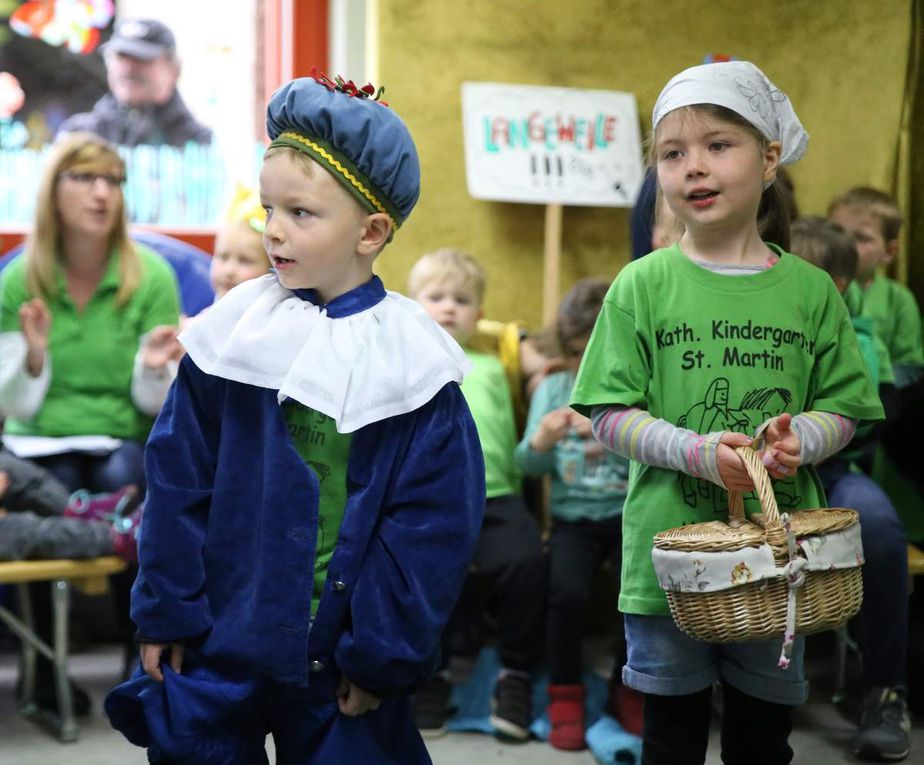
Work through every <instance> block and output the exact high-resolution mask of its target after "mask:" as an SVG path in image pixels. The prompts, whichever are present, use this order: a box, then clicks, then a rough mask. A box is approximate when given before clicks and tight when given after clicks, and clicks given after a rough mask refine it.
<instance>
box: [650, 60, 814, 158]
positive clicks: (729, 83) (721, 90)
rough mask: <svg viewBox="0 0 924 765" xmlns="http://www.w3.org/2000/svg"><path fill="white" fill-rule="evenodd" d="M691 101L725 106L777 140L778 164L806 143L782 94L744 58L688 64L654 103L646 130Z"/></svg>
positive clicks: (799, 153)
mask: <svg viewBox="0 0 924 765" xmlns="http://www.w3.org/2000/svg"><path fill="white" fill-rule="evenodd" d="M695 104H715V105H716V106H724V107H725V108H726V109H731V110H732V111H733V112H735V113H736V114H740V115H741V116H742V117H744V118H745V119H746V120H747V121H748V122H750V123H751V124H752V125H754V127H756V128H757V129H758V130H760V132H761V133H763V134H764V136H766V138H767V140H768V141H779V142H780V144H781V145H782V151H781V154H780V164H781V165H787V164H790V163H791V162H795V161H796V160H798V159H800V158H801V157H802V155H803V154H805V150H806V148H807V147H808V139H809V137H808V133H806V132H805V129H804V128H803V127H802V123H801V122H799V118H798V117H797V116H796V112H795V110H794V109H793V108H792V103H791V102H790V100H789V98H788V97H787V95H786V94H785V93H783V91H781V90H779V89H778V88H777V87H776V86H775V85H774V84H773V83H772V82H770V80H769V79H768V78H767V75H765V74H764V73H763V72H762V71H760V69H758V68H757V67H756V66H754V64H752V63H751V62H750V61H726V62H722V63H718V64H703V65H702V66H693V67H690V68H689V69H685V70H684V71H682V72H681V73H680V74H678V75H676V76H675V77H673V78H672V79H671V81H670V82H668V83H667V85H665V86H664V90H662V91H661V95H660V96H658V100H657V101H656V102H655V105H654V110H653V111H652V114H651V126H652V129H654V128H656V127H657V126H658V123H659V122H660V121H661V120H662V119H663V118H664V117H665V116H666V115H667V114H669V113H670V112H672V111H674V109H679V108H680V107H681V106H693V105H695Z"/></svg>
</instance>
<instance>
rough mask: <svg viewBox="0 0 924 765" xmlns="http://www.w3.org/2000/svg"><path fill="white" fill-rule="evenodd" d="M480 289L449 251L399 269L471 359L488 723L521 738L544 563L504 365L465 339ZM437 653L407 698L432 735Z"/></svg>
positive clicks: (466, 262)
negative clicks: (482, 501)
mask: <svg viewBox="0 0 924 765" xmlns="http://www.w3.org/2000/svg"><path fill="white" fill-rule="evenodd" d="M484 291H485V274H484V270H483V269H482V268H481V266H480V264H479V263H478V262H477V261H476V260H475V259H474V258H473V257H472V256H471V255H468V254H466V253H464V252H460V251H458V250H452V249H442V250H438V251H436V252H433V253H430V254H428V255H424V256H423V257H421V258H420V260H418V261H417V263H415V264H414V266H413V268H412V269H411V273H410V275H409V277H408V294H409V295H410V296H411V297H413V298H414V299H415V300H417V301H418V302H419V303H420V304H421V305H422V306H423V307H424V310H426V312H427V313H428V314H429V315H430V316H431V317H432V318H433V319H434V320H435V321H436V322H437V323H438V324H439V325H440V326H441V327H442V328H443V329H445V330H446V331H447V332H448V333H449V334H450V335H452V337H453V338H454V339H455V341H456V342H457V343H459V345H461V346H462V347H463V348H465V354H466V356H467V357H468V359H469V361H470V362H471V363H472V370H471V372H470V373H469V374H468V375H466V377H465V382H463V383H462V393H463V395H464V396H465V400H466V401H467V402H468V405H469V406H470V407H471V410H472V416H473V417H474V418H475V424H476V425H477V427H478V435H479V438H480V440H481V448H482V452H483V453H484V462H485V476H486V485H487V498H488V501H487V505H486V507H485V514H484V523H483V525H482V527H481V533H480V535H479V537H478V547H477V550H476V552H475V558H474V561H473V566H474V569H475V571H476V574H475V576H476V577H477V579H478V580H479V581H481V582H484V583H485V584H486V586H487V588H488V589H489V590H490V593H491V599H492V600H493V601H494V604H495V606H496V613H497V630H498V635H497V648H498V653H499V654H500V661H501V672H500V676H499V678H498V680H497V683H496V684H495V687H494V693H493V714H492V716H491V724H492V726H493V727H494V729H495V730H496V731H497V732H498V734H500V735H501V736H502V737H507V738H512V739H515V740H520V741H522V740H526V739H527V738H529V726H530V723H531V722H532V672H533V670H535V669H536V666H537V665H538V663H539V661H540V660H541V658H542V630H543V621H544V619H545V595H546V582H547V564H546V561H545V556H544V555H543V552H542V541H541V538H540V531H539V524H538V523H537V522H536V519H535V518H534V517H533V515H532V514H531V513H530V511H529V510H528V509H527V507H526V504H525V503H524V502H523V499H522V497H521V496H520V476H519V474H518V473H517V470H516V466H515V465H514V460H513V453H514V449H515V448H516V444H517V436H516V427H515V425H514V418H513V404H512V401H511V396H510V388H509V386H508V384H507V377H506V375H505V373H504V368H503V366H502V365H501V363H500V361H499V360H498V359H497V358H496V357H494V356H490V355H488V354H484V353H476V352H474V351H472V350H470V349H468V348H466V345H467V343H468V341H469V340H470V339H471V338H472V336H473V335H474V333H475V328H476V325H477V323H478V319H479V318H481V305H482V301H483V300H484ZM444 646H445V647H446V648H447V649H448V645H447V644H446V643H445V642H444ZM446 653H447V654H448V650H447V651H446ZM443 659H444V665H443V672H442V673H438V674H437V675H436V676H435V677H434V678H433V680H432V681H431V683H430V685H429V686H428V687H427V688H426V689H425V691H424V692H423V693H419V694H417V697H416V698H415V706H416V708H417V710H418V714H417V721H418V725H420V726H421V727H422V729H423V730H426V731H429V732H430V734H431V735H432V734H433V733H438V732H440V731H441V730H444V729H445V728H444V723H445V718H446V716H447V714H448V711H449V710H448V702H449V691H450V686H449V683H448V679H447V677H446V674H447V673H446V672H445V670H446V667H447V666H448V664H447V662H448V659H449V656H448V655H444V657H443Z"/></svg>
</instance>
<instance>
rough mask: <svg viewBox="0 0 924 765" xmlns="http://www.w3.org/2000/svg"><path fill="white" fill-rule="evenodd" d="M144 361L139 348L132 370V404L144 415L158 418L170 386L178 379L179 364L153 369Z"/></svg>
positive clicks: (172, 363)
mask: <svg viewBox="0 0 924 765" xmlns="http://www.w3.org/2000/svg"><path fill="white" fill-rule="evenodd" d="M142 359H143V356H142V349H141V348H140V347H139V348H138V353H136V354H135V366H134V368H133V369H132V403H133V404H134V405H135V406H136V407H137V408H138V411H139V412H141V413H142V414H146V415H148V416H149V417H157V415H158V414H159V413H160V408H161V407H162V406H163V405H164V401H165V400H166V399H167V391H168V390H170V384H171V383H172V382H173V380H174V378H175V377H176V373H177V364H176V362H170V363H168V364H167V366H166V367H163V368H161V369H153V368H151V367H146V366H145V365H144V361H143V360H142Z"/></svg>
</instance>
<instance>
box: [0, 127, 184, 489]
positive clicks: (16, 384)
mask: <svg viewBox="0 0 924 765" xmlns="http://www.w3.org/2000/svg"><path fill="white" fill-rule="evenodd" d="M124 181H125V163H124V162H123V160H122V158H121V157H120V156H119V154H118V152H117V151H116V149H115V148H114V147H113V146H111V145H110V144H108V143H107V142H106V141H104V140H103V139H101V138H99V137H98V136H95V135H93V134H90V133H74V134H71V135H69V136H67V137H66V138H64V139H62V140H61V141H59V142H58V143H57V144H56V145H55V146H54V147H53V148H52V149H51V151H50V153H49V157H48V161H47V164H46V167H45V170H44V174H43V176H42V179H41V182H40V184H39V191H38V198H37V202H36V208H35V220H34V225H33V228H32V231H31V233H30V235H29V237H28V240H27V243H26V248H25V252H24V254H23V256H22V257H20V258H17V259H16V260H14V261H13V263H11V264H10V265H9V266H8V267H7V268H6V269H4V271H3V273H2V275H0V410H2V411H3V412H5V413H6V415H7V422H6V436H5V441H6V443H7V446H9V447H10V448H11V449H12V451H14V452H19V453H20V454H23V455H26V456H30V457H33V458H34V459H35V460H36V461H37V462H40V463H41V464H43V465H45V466H46V467H48V468H49V469H51V470H52V472H54V473H55V474H56V475H57V476H58V477H59V478H60V479H61V480H62V481H63V482H64V483H65V484H66V485H68V486H69V487H71V488H72V489H77V488H84V489H90V490H91V491H113V490H115V489H118V488H119V487H121V486H124V485H126V484H138V485H141V484H143V480H144V474H143V468H142V462H141V457H142V451H143V444H144V441H145V439H146V438H147V434H148V431H149V429H150V427H151V424H152V418H153V416H154V415H156V414H157V412H158V410H159V409H160V405H161V404H162V403H163V400H164V397H165V395H166V391H167V387H168V386H169V376H168V375H166V374H165V369H164V366H165V364H166V361H167V359H166V355H167V354H168V353H169V352H171V351H172V349H173V334H174V331H175V330H174V327H175V325H176V324H177V321H178V318H179V307H178V295H177V285H176V280H175V277H174V275H173V272H172V270H171V269H170V267H169V265H168V264H167V263H166V261H164V260H163V259H162V258H161V257H160V256H159V255H157V254H155V253H153V252H151V251H150V250H147V249H145V248H143V247H139V246H138V245H136V244H133V243H132V242H131V240H130V239H129V235H128V226H127V223H126V214H125V201H124V198H123V194H122V184H123V182H124Z"/></svg>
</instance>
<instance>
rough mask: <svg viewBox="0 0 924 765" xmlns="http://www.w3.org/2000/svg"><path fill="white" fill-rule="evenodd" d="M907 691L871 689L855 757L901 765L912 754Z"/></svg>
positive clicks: (868, 693)
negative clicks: (900, 762)
mask: <svg viewBox="0 0 924 765" xmlns="http://www.w3.org/2000/svg"><path fill="white" fill-rule="evenodd" d="M907 697H908V691H907V690H905V689H904V688H882V687H876V688H871V689H870V690H869V691H868V692H867V694H866V699H865V700H864V705H863V718H862V719H861V720H860V730H859V731H858V732H857V735H856V737H855V738H854V741H853V750H854V754H856V755H857V757H859V758H860V759H861V760H867V761H870V762H898V761H899V760H904V759H905V758H906V757H907V756H908V753H909V752H910V751H911V720H910V719H909V717H908V705H907V702H906V699H907Z"/></svg>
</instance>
